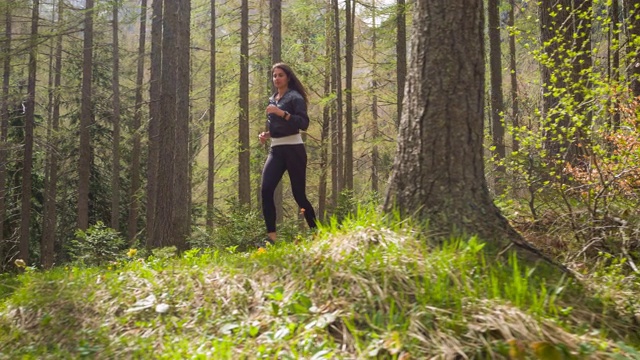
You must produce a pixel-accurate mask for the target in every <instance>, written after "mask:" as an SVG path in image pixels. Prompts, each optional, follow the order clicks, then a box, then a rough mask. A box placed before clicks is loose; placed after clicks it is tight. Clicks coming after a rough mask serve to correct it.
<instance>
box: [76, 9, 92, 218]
mask: <svg viewBox="0 0 640 360" xmlns="http://www.w3.org/2000/svg"><path fill="white" fill-rule="evenodd" d="M84 16H85V17H84V47H83V49H84V50H83V57H82V100H81V107H80V160H79V163H78V175H79V179H78V228H79V229H80V230H86V229H87V228H88V227H89V181H90V176H91V133H90V132H89V128H90V127H91V116H92V115H91V112H92V110H91V97H92V89H91V85H92V83H91V78H92V76H91V73H92V71H93V0H86V3H85V14H84Z"/></svg>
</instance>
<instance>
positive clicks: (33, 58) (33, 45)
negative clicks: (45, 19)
mask: <svg viewBox="0 0 640 360" xmlns="http://www.w3.org/2000/svg"><path fill="white" fill-rule="evenodd" d="M39 10H40V1H39V0H34V1H33V9H32V15H31V35H30V38H29V39H30V44H29V49H30V52H29V65H28V68H29V79H28V80H27V81H28V82H27V101H26V105H25V106H26V110H25V117H24V156H23V159H24V160H23V163H22V166H23V167H22V187H21V192H22V201H21V203H22V206H21V208H20V255H19V256H20V259H23V260H24V261H25V262H28V261H29V240H30V236H29V235H30V230H31V229H30V221H31V193H32V189H31V183H32V179H31V170H32V168H33V128H34V124H35V106H36V100H35V99H36V71H37V66H36V65H37V57H38V18H39V17H40V11H39Z"/></svg>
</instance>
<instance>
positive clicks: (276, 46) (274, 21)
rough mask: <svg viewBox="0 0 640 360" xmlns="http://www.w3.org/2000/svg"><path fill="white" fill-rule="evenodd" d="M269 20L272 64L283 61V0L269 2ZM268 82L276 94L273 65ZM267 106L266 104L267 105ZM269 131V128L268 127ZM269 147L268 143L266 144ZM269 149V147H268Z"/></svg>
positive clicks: (279, 215) (279, 216)
mask: <svg viewBox="0 0 640 360" xmlns="http://www.w3.org/2000/svg"><path fill="white" fill-rule="evenodd" d="M269 20H270V21H271V64H275V63H278V62H281V61H282V1H281V0H271V1H270V3H269ZM268 76H269V77H268V82H267V83H268V84H270V88H271V93H272V94H274V93H275V92H276V91H277V89H276V88H275V86H274V85H273V81H272V75H271V67H269V74H268ZM265 107H266V106H265ZM267 131H268V129H267ZM266 146H267V147H268V145H266ZM267 151H268V149H267ZM282 183H283V182H282V181H280V182H279V183H278V186H276V192H275V195H274V201H275V204H276V222H277V223H278V224H280V223H282V220H283V218H284V215H283V214H284V187H283V185H282Z"/></svg>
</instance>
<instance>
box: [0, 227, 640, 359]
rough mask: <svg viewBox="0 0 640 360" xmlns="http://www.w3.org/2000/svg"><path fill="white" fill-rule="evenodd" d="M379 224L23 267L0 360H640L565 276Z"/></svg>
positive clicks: (612, 322) (8, 303) (470, 245)
mask: <svg viewBox="0 0 640 360" xmlns="http://www.w3.org/2000/svg"><path fill="white" fill-rule="evenodd" d="M383 222H384V221H382V220H381V219H376V218H375V217H370V218H368V219H360V220H358V221H357V222H356V221H354V222H352V223H349V224H346V226H345V227H343V230H338V229H336V227H335V224H333V225H334V226H333V227H332V228H330V229H324V230H323V231H322V232H320V234H319V236H318V237H317V238H316V239H315V240H314V241H303V242H302V243H300V244H293V243H287V244H281V245H278V246H275V247H272V248H269V249H268V251H266V252H263V251H254V252H251V253H242V254H228V253H220V252H207V251H198V250H193V251H190V252H188V253H186V254H184V255H183V256H182V257H181V258H174V257H164V256H151V257H148V258H145V259H135V258H134V259H130V260H128V261H122V262H120V263H119V264H117V265H113V264H112V265H111V266H109V267H107V266H105V267H102V268H79V267H65V268H57V269H54V270H51V271H47V272H27V273H26V274H22V275H20V276H19V277H18V278H17V279H16V278H13V280H6V281H4V284H5V293H4V296H3V295H2V294H3V292H2V290H0V296H3V297H2V298H0V359H14V358H26V359H30V358H33V359H36V358H37V359H46V358H51V359H54V358H55V359H59V358H82V357H88V358H98V359H122V358H143V359H147V358H158V359H184V358H192V359H242V358H249V359H254V358H269V359H276V358H277V359H300V358H305V359H325V358H326V359H334V358H367V357H374V358H375V357H377V358H398V359H405V360H406V359H421V358H432V357H436V358H456V355H462V356H463V357H460V358H464V357H469V358H514V359H524V358H542V359H565V358H566V359H569V358H577V359H583V358H594V359H597V358H602V359H609V358H616V357H619V358H621V359H628V358H640V352H639V351H638V349H640V347H638V344H639V343H638V340H637V338H636V339H634V338H632V336H633V332H634V330H637V329H633V327H632V325H628V324H627V323H626V322H625V321H623V320H620V319H619V317H618V318H613V317H607V315H606V314H605V313H606V311H604V310H602V307H599V308H600V310H594V309H595V307H589V306H588V305H585V304H587V303H589V301H585V300H588V298H587V297H586V296H584V295H581V294H580V291H579V290H568V289H569V288H570V287H568V286H567V282H566V281H563V280H561V279H560V280H559V279H557V278H553V279H549V280H545V279H544V277H541V276H539V275H538V274H537V272H536V271H530V270H525V269H519V268H518V264H517V262H515V261H511V262H510V263H509V264H507V265H504V266H499V265H495V264H494V265H492V266H488V265H487V264H486V262H485V260H484V257H483V251H482V249H481V248H482V245H481V244H479V243H478V242H477V241H475V240H472V241H470V242H460V241H452V243H451V244H450V245H446V246H444V247H440V248H437V249H434V248H429V247H428V246H427V245H425V242H424V241H423V240H421V239H418V238H416V234H418V232H415V231H412V229H411V228H410V227H409V226H408V225H406V224H405V225H399V224H397V223H396V224H395V225H391V226H392V228H389V227H385V226H383V225H380V224H381V223H383ZM375 224H378V225H375ZM401 227H404V228H401ZM10 283H11V289H10V291H7V289H9V287H8V286H9V284H10ZM0 287H2V283H0ZM570 292H571V293H573V295H568V294H569V293H570ZM576 294H577V295H576ZM634 346H635V347H634Z"/></svg>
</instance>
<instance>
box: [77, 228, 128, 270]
mask: <svg viewBox="0 0 640 360" xmlns="http://www.w3.org/2000/svg"><path fill="white" fill-rule="evenodd" d="M126 246H127V243H126V241H125V240H124V239H123V238H122V237H120V235H119V234H118V232H117V231H115V230H114V229H111V228H109V227H107V226H106V225H105V224H104V223H102V222H101V221H98V222H97V223H96V224H95V225H93V226H91V227H90V228H89V229H87V231H82V230H78V231H76V237H75V238H74V239H72V240H71V242H70V243H69V245H68V252H69V254H70V256H71V259H72V260H73V261H79V262H81V263H83V264H85V265H102V264H105V263H107V262H109V261H115V260H116V259H118V257H120V256H121V254H122V251H123V250H124V249H125V248H126Z"/></svg>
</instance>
